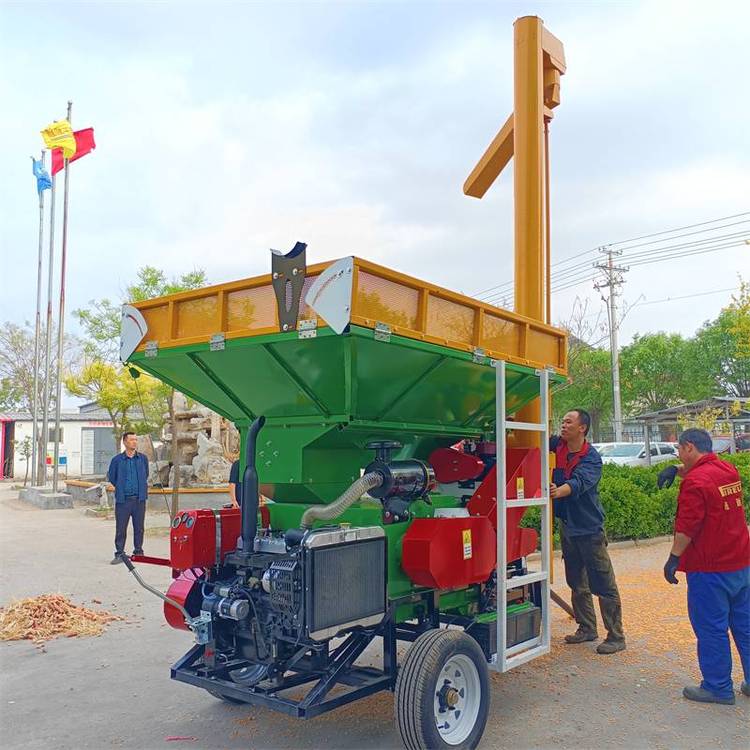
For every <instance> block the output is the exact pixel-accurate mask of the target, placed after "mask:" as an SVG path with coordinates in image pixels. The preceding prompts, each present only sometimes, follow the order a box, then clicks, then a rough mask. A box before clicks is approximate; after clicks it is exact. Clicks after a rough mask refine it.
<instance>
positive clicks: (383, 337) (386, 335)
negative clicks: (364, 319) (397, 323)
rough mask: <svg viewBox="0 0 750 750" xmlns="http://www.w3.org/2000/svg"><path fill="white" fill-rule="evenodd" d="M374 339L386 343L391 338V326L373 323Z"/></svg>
mask: <svg viewBox="0 0 750 750" xmlns="http://www.w3.org/2000/svg"><path fill="white" fill-rule="evenodd" d="M374 335H375V341H384V342H385V343H386V344H387V343H388V342H389V341H390V340H391V327H390V326H389V325H387V324H386V323H375V334H374Z"/></svg>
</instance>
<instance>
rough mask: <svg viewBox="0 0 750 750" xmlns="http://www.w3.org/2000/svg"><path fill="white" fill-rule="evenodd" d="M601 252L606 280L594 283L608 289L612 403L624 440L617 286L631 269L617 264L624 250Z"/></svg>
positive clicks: (619, 434) (598, 265) (617, 433)
mask: <svg viewBox="0 0 750 750" xmlns="http://www.w3.org/2000/svg"><path fill="white" fill-rule="evenodd" d="M599 252H600V253H602V254H603V255H605V256H606V258H607V260H606V261H605V262H603V263H594V268H598V269H599V270H600V271H602V272H603V273H604V280H603V281H600V282H597V283H596V284H594V289H596V290H597V291H598V292H602V291H603V290H605V289H606V290H607V291H608V293H609V296H607V297H605V296H604V295H603V294H602V300H603V301H604V302H606V303H607V312H608V317H609V349H610V352H611V353H612V403H613V404H614V413H615V414H614V416H615V418H614V423H615V440H616V441H617V442H618V443H619V442H621V441H622V397H621V395H620V352H619V349H618V346H617V328H618V322H617V288H618V287H620V286H622V284H623V283H624V282H623V278H622V274H624V273H625V272H626V271H628V270H630V269H629V268H627V267H626V266H616V265H615V264H614V256H616V255H622V250H614V249H612V248H611V247H609V246H607V247H602V248H599Z"/></svg>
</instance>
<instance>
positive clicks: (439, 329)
mask: <svg viewBox="0 0 750 750" xmlns="http://www.w3.org/2000/svg"><path fill="white" fill-rule="evenodd" d="M474 317H475V312H474V310H473V309H472V308H470V307H467V306H466V305H461V304H459V303H457V302H451V301H450V300H447V299H442V298H440V297H435V296H434V295H430V298H429V301H428V303H427V330H426V331H425V333H426V334H427V335H428V336H434V337H435V338H443V339H447V340H448V341H460V342H461V343H462V344H471V343H472V342H473V341H474Z"/></svg>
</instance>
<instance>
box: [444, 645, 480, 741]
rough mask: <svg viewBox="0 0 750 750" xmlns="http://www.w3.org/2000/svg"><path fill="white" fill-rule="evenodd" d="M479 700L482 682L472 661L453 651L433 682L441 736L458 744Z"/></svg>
mask: <svg viewBox="0 0 750 750" xmlns="http://www.w3.org/2000/svg"><path fill="white" fill-rule="evenodd" d="M481 702H482V684H481V682H480V680H479V671H478V670H477V668H476V665H475V664H474V662H473V661H472V660H471V659H470V658H469V657H468V656H466V655H465V654H455V655H454V656H451V657H450V659H448V661H447V662H445V664H444V665H443V668H442V669H441V670H440V676H439V677H438V681H437V684H436V686H435V700H434V712H435V723H436V725H437V728H438V732H440V736H441V737H442V739H443V740H444V741H445V742H446V743H447V744H449V745H460V744H461V743H462V742H464V741H465V740H466V738H467V737H468V736H469V735H470V734H471V731H472V729H474V725H475V724H476V721H477V717H478V716H479V707H480V705H481Z"/></svg>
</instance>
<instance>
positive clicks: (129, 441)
mask: <svg viewBox="0 0 750 750" xmlns="http://www.w3.org/2000/svg"><path fill="white" fill-rule="evenodd" d="M122 444H123V445H124V446H125V450H124V451H123V452H122V453H118V454H117V455H116V456H115V457H114V458H113V459H112V461H111V462H110V464H109V471H108V472H107V479H109V481H110V483H111V484H112V485H113V486H114V488H115V556H114V557H113V558H112V561H111V563H110V564H111V565H117V563H121V562H122V561H123V560H122V556H123V555H124V554H125V541H126V539H127V536H128V521H129V520H130V519H131V518H132V519H133V554H134V555H142V554H143V524H144V521H145V518H146V498H147V497H148V459H147V458H146V456H144V455H143V454H142V453H138V451H137V450H136V445H137V444H138V438H137V436H136V434H135V433H134V432H126V433H125V434H124V435H123V436H122Z"/></svg>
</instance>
